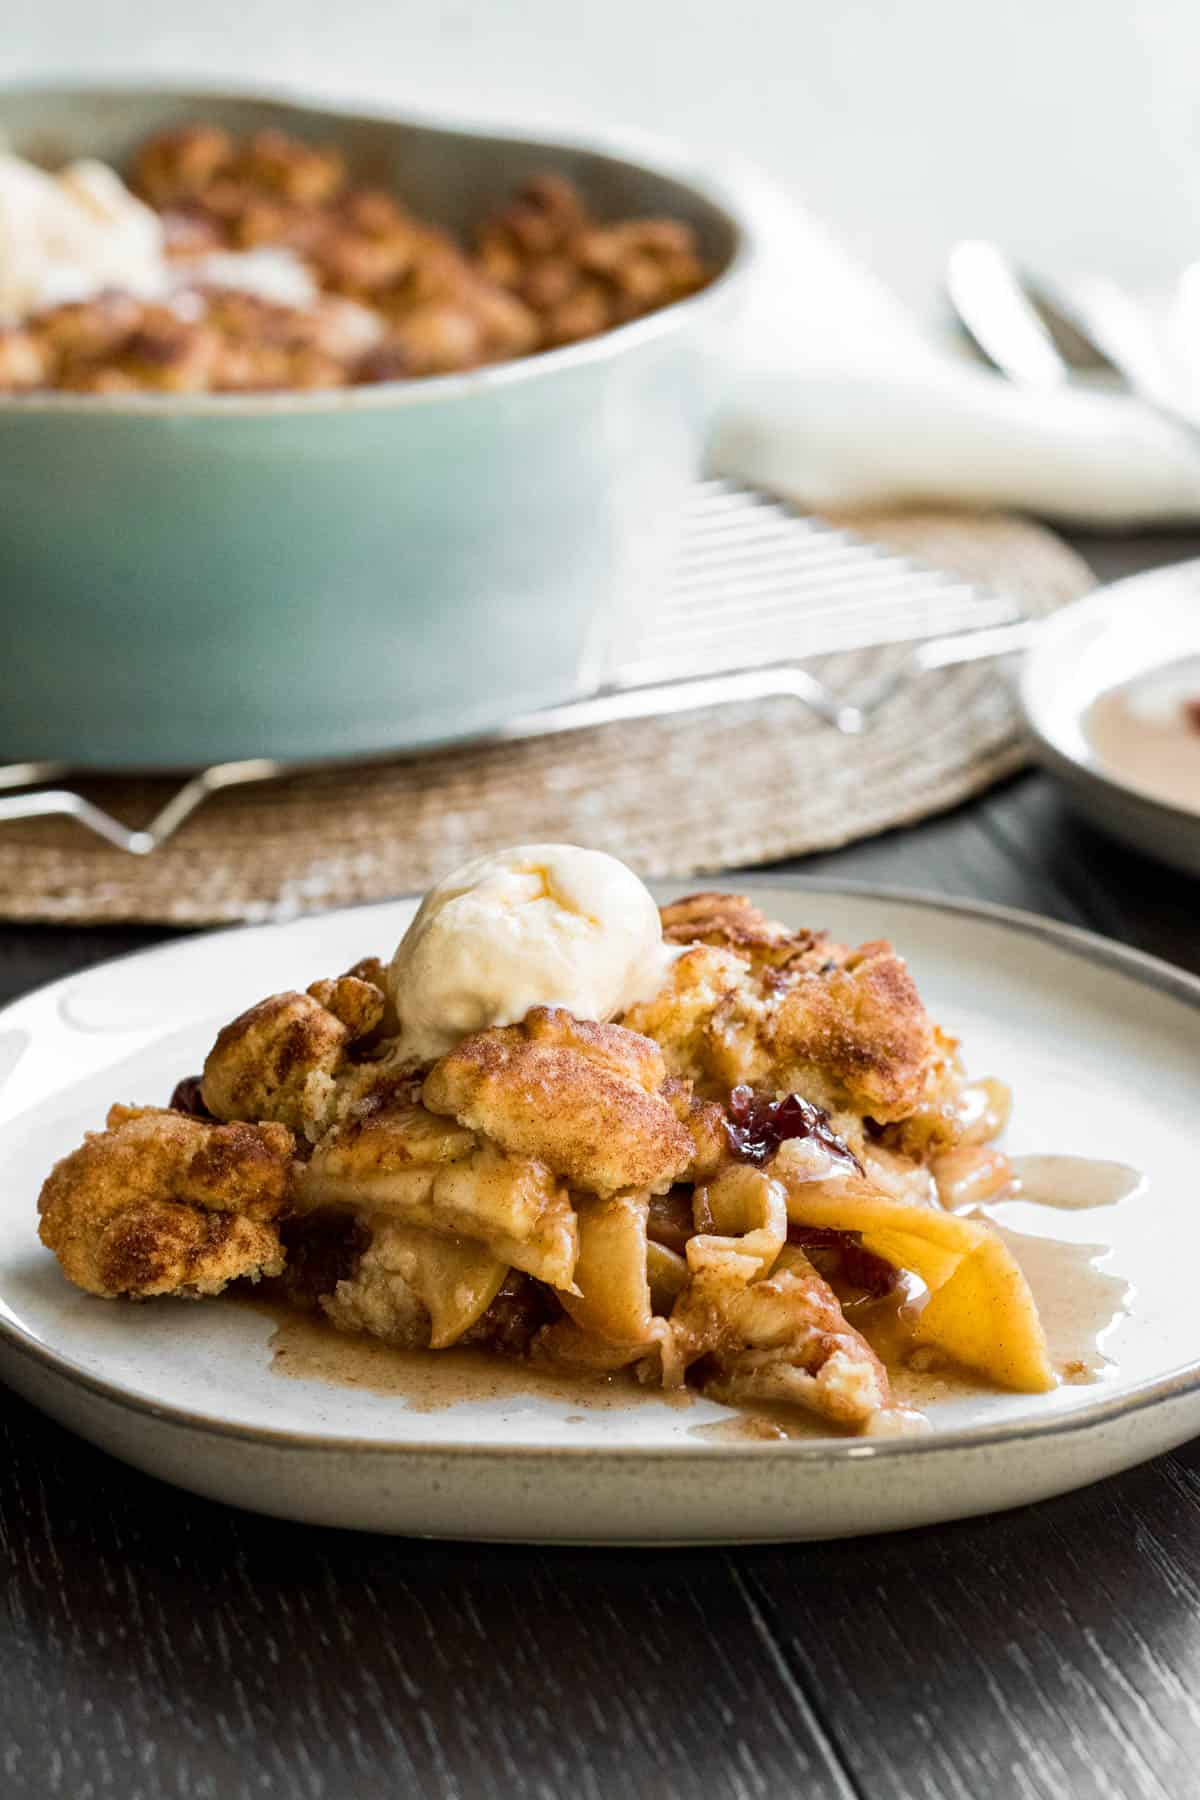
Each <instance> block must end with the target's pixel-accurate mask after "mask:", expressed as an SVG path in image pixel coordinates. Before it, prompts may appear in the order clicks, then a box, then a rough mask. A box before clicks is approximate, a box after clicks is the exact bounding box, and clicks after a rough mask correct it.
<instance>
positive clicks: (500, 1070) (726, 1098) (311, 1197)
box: [39, 845, 1055, 1432]
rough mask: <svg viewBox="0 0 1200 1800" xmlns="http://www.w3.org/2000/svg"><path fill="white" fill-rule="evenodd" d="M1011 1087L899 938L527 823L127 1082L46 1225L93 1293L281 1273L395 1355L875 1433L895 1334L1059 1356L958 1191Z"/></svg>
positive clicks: (994, 1189) (216, 1283)
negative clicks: (336, 963)
mask: <svg viewBox="0 0 1200 1800" xmlns="http://www.w3.org/2000/svg"><path fill="white" fill-rule="evenodd" d="M1007 1111H1008V1096H1007V1091H1006V1090H1005V1088H1004V1087H1003V1086H1002V1084H1001V1083H999V1082H997V1081H992V1080H985V1081H969V1080H968V1079H967V1077H966V1076H965V1074H964V1071H963V1067H962V1064H961V1062H960V1060H959V1056H958V1050H957V1045H956V1043H955V1041H954V1039H953V1038H951V1037H950V1036H948V1035H947V1033H946V1032H945V1031H943V1030H942V1029H941V1028H940V1027H939V1026H937V1025H935V1024H934V1023H933V1022H932V1021H931V1020H930V1018H929V1017H928V1015H927V1014H926V1012H925V1009H924V1007H923V1005H922V1003H921V1000H920V998H919V996H918V994H917V991H916V988H915V986H914V984H913V981H912V978H911V976H910V974H909V972H908V970H907V968H906V967H905V964H904V961H903V959H902V958H901V957H900V956H899V955H898V954H897V952H896V951H895V950H894V949H893V948H892V946H891V945H890V944H889V943H886V942H883V941H879V942H873V943H867V944H862V945H859V946H858V947H856V948H850V947H848V946H846V945H844V944H840V943H836V942H834V941H833V940H831V939H830V938H829V937H828V936H827V935H826V934H825V933H824V932H821V931H793V930H789V929H787V928H786V927H784V926H782V925H779V924H775V923H773V922H772V921H770V920H769V919H767V918H766V917H765V916H764V915H763V914H762V913H761V912H760V911H759V910H758V909H757V908H756V907H754V906H753V905H752V904H751V903H750V902H749V901H748V900H746V899H743V898H740V897H738V896H737V895H733V894H720V893H701V894H695V895H692V896H691V897H690V898H688V899H685V900H679V901H676V902H674V903H673V904H671V905H668V906H665V907H663V908H662V909H661V912H660V911H659V909H657V908H656V907H655V905H654V902H653V901H652V899H651V898H650V896H649V894H648V893H647V891H646V890H645V888H643V887H642V885H641V883H640V882H639V881H638V880H637V879H636V878H635V877H634V876H633V875H632V874H631V873H630V872H629V871H628V870H627V869H625V868H624V867H623V865H621V864H620V863H618V862H616V861H614V859H612V858H611V857H607V856H603V855H601V854H599V853H597V852H590V851H583V850H578V849H575V848H573V847H570V846H562V845H557V846H555V845H550V846H536V845H535V846H524V847H520V848H518V849H515V850H512V851H508V852H505V853H502V854H500V855H498V856H495V857H490V858H485V859H481V860H480V861H478V862H476V863H473V864H469V865H468V866H467V867H466V868H464V869H462V870H460V871H458V872H457V873H456V874H455V875H453V876H451V877H450V878H449V879H448V880H447V881H445V882H443V883H442V884H440V886H438V887H437V888H435V889H434V890H433V891H432V892H431V893H430V894H429V895H428V896H427V898H426V900H425V902H424V904H423V905H422V907H421V909H420V911H419V912H418V914H417V916H416V918H415V919H414V921H413V923H412V925H411V926H410V928H409V930H408V931H407V933H406V934H405V936H404V938H403V940H402V942H401V944H400V946H399V948H398V950H397V951H396V954H395V956H394V958H393V959H392V961H391V963H390V965H385V964H383V963H382V962H380V961H378V960H374V959H372V958H370V957H368V958H367V959H366V960H364V961H362V962H360V963H358V964H356V965H355V967H354V968H352V969H350V970H349V971H348V972H346V973H345V974H337V975H333V976H330V977H328V978H325V979H322V980H318V981H315V982H314V983H313V984H312V986H311V987H309V988H308V990H307V991H306V992H304V993H300V992H290V993H282V994H275V995H273V996H271V997H270V998H268V999H265V1000H262V1001H260V1002H259V1003H258V1004H257V1005H255V1006H252V1007H251V1008H250V1010H249V1011H248V1012H245V1013H243V1014H242V1015H241V1016H240V1017H239V1018H237V1019H234V1020H233V1022H232V1023H231V1024H228V1025H226V1026H225V1027H224V1029H223V1030H222V1031H221V1032H220V1033H219V1034H218V1036H217V1039H216V1042H215V1043H214V1044H213V1046H212V1049H211V1051H210V1052H209V1055H208V1058H207V1061H206V1062H205V1065H204V1071H203V1075H202V1076H201V1077H198V1078H196V1077H192V1078H189V1079H185V1080H184V1081H182V1082H181V1083H180V1085H179V1086H178V1087H177V1089H176V1091H175V1094H174V1096H173V1097H172V1103H171V1105H170V1106H169V1107H154V1106H130V1105H126V1104H119V1105H117V1106H114V1107H113V1109H112V1111H111V1112H110V1114H109V1116H108V1121H107V1128H106V1129H105V1130H104V1131H102V1132H96V1133H92V1134H89V1136H88V1137H87V1139H86V1140H85V1142H84V1143H83V1144H82V1145H81V1146H80V1148H78V1149H77V1150H75V1151H73V1152H72V1153H71V1154H70V1155H69V1156H67V1157H65V1158H64V1159H63V1160H62V1161H61V1162H60V1163H58V1165H57V1166H56V1167H55V1169H54V1170H53V1171H52V1172H51V1174H50V1176H49V1178H48V1180H47V1181H46V1183H45V1186H44V1188H43V1191H42V1195H41V1200H40V1203H39V1206H40V1213H41V1237H42V1240H43V1242H44V1243H45V1244H46V1245H48V1246H49V1248H50V1249H51V1250H53V1251H54V1253H55V1254H56V1256H57V1257H58V1259H59V1262H60V1263H61V1265H62V1268H63V1271H64V1273H65V1274H66V1275H67V1276H68V1277H69V1279H70V1280H71V1281H73V1282H75V1283H76V1284H77V1285H78V1286H80V1287H82V1288H85V1289H87V1290H88V1291H89V1292H91V1293H93V1294H97V1295H101V1296H104V1297H105V1298H108V1299H117V1298H131V1299H149V1298H151V1297H154V1296H167V1295H173V1296H182V1297H190V1298H200V1297H202V1296H205V1295H211V1294H217V1293H219V1292H220V1291H221V1290H222V1289H224V1288H226V1287H227V1286H228V1285H229V1284H230V1283H237V1282H241V1283H246V1282H260V1281H263V1280H264V1279H265V1280H267V1281H268V1282H269V1283H270V1285H271V1287H272V1289H273V1290H274V1291H277V1292H278V1293H280V1294H281V1295H283V1296H285V1297H286V1299H287V1300H288V1301H289V1302H290V1303H291V1304H293V1305H294V1306H296V1307H298V1308H305V1309H309V1310H315V1309H319V1310H320V1311H321V1312H322V1313H324V1314H325V1315H326V1316H327V1318H328V1320H329V1321H330V1322H331V1324H332V1326H334V1327H336V1328H337V1329H338V1330H340V1331H345V1332H366V1333H370V1334H373V1335H374V1336H375V1337H378V1338H381V1339H383V1340H385V1341H386V1342H387V1343H390V1344H393V1345H396V1346H398V1347H402V1348H404V1349H407V1350H412V1349H427V1350H429V1351H430V1352H433V1353H436V1352H437V1351H439V1350H442V1349H445V1348H446V1347H448V1346H450V1345H473V1346H477V1347H480V1348H482V1349H484V1350H486V1351H488V1352H490V1353H492V1354H494V1355H496V1356H500V1357H508V1358H518V1359H528V1360H529V1361H531V1362H537V1363H547V1364H557V1365H560V1366H566V1367H569V1368H573V1369H576V1370H579V1371H581V1372H590V1373H591V1374H593V1375H596V1376H613V1375H615V1374H616V1373H617V1372H618V1371H628V1372H630V1373H631V1374H632V1375H633V1376H634V1377H636V1379H637V1380H639V1381H641V1382H644V1383H650V1384H656V1385H661V1386H662V1387H663V1388H665V1389H668V1390H670V1389H683V1388H685V1387H687V1388H691V1389H694V1390H699V1391H701V1392H703V1393H704V1394H706V1395H708V1396H709V1397H711V1398H713V1399H715V1400H718V1401H722V1402H725V1403H728V1404H730V1405H733V1406H738V1405H750V1404H758V1403H764V1402H769V1403H772V1404H785V1405H793V1406H796V1407H799V1408H802V1409H805V1410H806V1411H807V1412H808V1413H810V1414H813V1415H816V1416H817V1418H818V1419H819V1420H821V1421H824V1422H826V1423H827V1424H828V1425H829V1426H830V1427H832V1428H836V1429H839V1430H844V1431H849V1432H864V1431H867V1432H886V1431H892V1430H896V1429H900V1428H902V1427H903V1426H904V1425H905V1424H906V1423H907V1422H908V1419H909V1415H906V1414H905V1413H904V1412H903V1410H902V1409H900V1408H898V1407H896V1406H895V1405H894V1404H893V1402H892V1398H891V1394H890V1389H889V1373H888V1371H889V1367H891V1368H892V1369H893V1370H894V1369H895V1368H896V1367H897V1365H899V1364H908V1363H911V1362H913V1361H914V1360H916V1361H917V1363H918V1364H922V1363H923V1364H925V1365H927V1366H931V1365H936V1364H945V1365H954V1366H957V1367H958V1368H961V1369H964V1370H967V1371H971V1372H973V1373H974V1374H976V1375H978V1376H981V1377H983V1378H985V1379H986V1380H989V1381H991V1382H993V1383H995V1384H998V1385H1001V1386H1004V1387H1008V1388H1014V1389H1020V1390H1023V1391H1029V1392H1037V1391H1040V1390H1044V1389H1047V1388H1050V1387H1052V1386H1053V1385H1054V1382H1055V1376H1054V1373H1053V1370H1052V1368H1051V1365H1050V1362H1049V1359H1048V1355H1047V1349H1046V1341H1045V1337H1044V1335H1043V1331H1042V1327H1041V1324H1040V1322H1039V1320H1038V1316H1037V1312H1036V1309H1035V1306H1034V1302H1033V1299H1032V1296H1031V1294H1030V1291H1029V1288H1028V1287H1027V1285H1026V1282H1025V1279H1024V1277H1023V1275H1022V1274H1021V1271H1020V1269H1019V1267H1018V1266H1017V1264H1016V1262H1015V1261H1014V1260H1013V1257H1012V1255H1011V1253H1010V1251H1009V1250H1008V1248H1007V1247H1006V1245H1005V1243H1004V1242H1003V1240H1002V1238H1001V1237H1000V1235H999V1234H998V1233H997V1232H996V1231H995V1230H994V1228H993V1227H992V1226H991V1225H990V1224H989V1223H988V1222H987V1221H986V1219H984V1218H982V1217H978V1216H970V1215H971V1211H972V1208H973V1207H974V1206H976V1205H977V1204H979V1203H980V1202H983V1201H985V1200H987V1199H989V1198H992V1197H994V1196H996V1195H997V1194H999V1193H1001V1192H1003V1191H1004V1189H1005V1188H1006V1187H1007V1186H1008V1184H1009V1181H1010V1173H1009V1169H1008V1165H1007V1163H1006V1160H1005V1157H1004V1154H1003V1152H1002V1151H1001V1150H1000V1149H998V1148H997V1146H996V1139H997V1138H998V1136H999V1134H1000V1133H1001V1131H1002V1130H1003V1127H1004V1125H1005V1122H1006V1117H1007ZM186 1328H187V1327H186V1314H185V1313H182V1312H181V1313H180V1329H181V1330H186Z"/></svg>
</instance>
